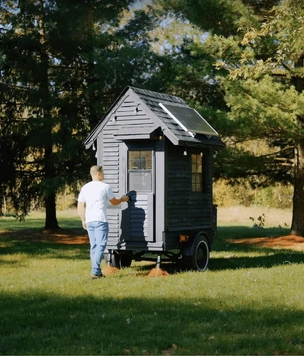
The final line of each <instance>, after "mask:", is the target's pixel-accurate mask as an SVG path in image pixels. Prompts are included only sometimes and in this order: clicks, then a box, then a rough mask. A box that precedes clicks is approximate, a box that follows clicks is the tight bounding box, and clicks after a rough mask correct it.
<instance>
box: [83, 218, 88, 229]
mask: <svg viewBox="0 0 304 356" xmlns="http://www.w3.org/2000/svg"><path fill="white" fill-rule="evenodd" d="M82 227H83V228H84V229H85V230H87V224H86V223H85V221H83V220H82Z"/></svg>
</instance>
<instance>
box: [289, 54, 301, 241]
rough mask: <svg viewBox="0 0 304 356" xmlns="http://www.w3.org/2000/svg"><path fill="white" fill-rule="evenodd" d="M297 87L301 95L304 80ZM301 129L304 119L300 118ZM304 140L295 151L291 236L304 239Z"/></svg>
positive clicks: (298, 143) (297, 81) (298, 64)
mask: <svg viewBox="0 0 304 356" xmlns="http://www.w3.org/2000/svg"><path fill="white" fill-rule="evenodd" d="M296 67H299V68H301V67H302V68H303V67H304V55H302V56H300V58H299V59H298V61H297V63H296ZM295 87H296V89H297V91H298V92H299V93H301V92H302V91H303V90H304V80H303V78H301V77H300V76H298V77H297V78H295ZM298 122H299V125H300V127H301V128H302V127H303V122H304V118H303V117H299V118H298ZM303 214H304V138H300V139H299V140H298V142H297V145H296V149H295V169H294V193H293V211H292V224H291V234H293V235H297V236H303V237H304V216H303Z"/></svg>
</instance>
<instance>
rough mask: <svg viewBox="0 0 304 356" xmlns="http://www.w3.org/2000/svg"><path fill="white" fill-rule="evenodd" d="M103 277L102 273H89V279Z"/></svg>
mask: <svg viewBox="0 0 304 356" xmlns="http://www.w3.org/2000/svg"><path fill="white" fill-rule="evenodd" d="M103 277H105V275H103V274H91V279H99V278H103Z"/></svg>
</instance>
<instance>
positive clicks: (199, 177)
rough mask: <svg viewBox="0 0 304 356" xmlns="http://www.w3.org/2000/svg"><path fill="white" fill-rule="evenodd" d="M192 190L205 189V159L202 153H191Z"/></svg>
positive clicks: (200, 190) (199, 190)
mask: <svg viewBox="0 0 304 356" xmlns="http://www.w3.org/2000/svg"><path fill="white" fill-rule="evenodd" d="M191 173H192V192H202V191H203V160H202V156H201V155H200V154H191Z"/></svg>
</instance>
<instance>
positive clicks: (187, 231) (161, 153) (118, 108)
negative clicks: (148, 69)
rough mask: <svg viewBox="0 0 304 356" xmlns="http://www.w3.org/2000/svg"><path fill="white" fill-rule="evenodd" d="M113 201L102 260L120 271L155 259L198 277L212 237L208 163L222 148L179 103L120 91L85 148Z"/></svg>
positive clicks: (206, 125)
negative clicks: (116, 201) (122, 198)
mask: <svg viewBox="0 0 304 356" xmlns="http://www.w3.org/2000/svg"><path fill="white" fill-rule="evenodd" d="M84 144H85V147H86V149H89V148H93V149H94V150H95V157H96V159H97V164H98V165H101V166H103V170H104V175H105V181H106V182H107V183H109V184H110V185H111V187H112V189H113V192H114V194H116V195H123V194H125V193H126V192H128V193H127V194H128V195H129V197H130V200H129V202H128V203H122V204H120V205H119V206H109V207H108V211H107V214H108V221H109V238H108V243H107V250H106V253H105V258H106V260H107V263H108V264H110V265H112V266H116V267H119V268H122V267H128V266H130V265H131V263H132V261H133V260H139V259H145V257H147V256H155V255H156V262H157V267H160V266H161V259H162V256H167V257H168V258H170V259H172V260H173V261H179V262H181V263H182V264H183V266H184V267H186V268H190V269H195V270H198V271H204V270H205V269H206V268H207V266H208V262H209V257H210V251H211V248H212V244H213V241H214V239H215V237H216V230H217V208H216V206H215V205H214V204H213V192H212V162H213V159H214V157H215V155H216V154H217V152H218V150H220V149H222V148H223V147H224V143H223V142H222V140H221V139H220V137H219V134H218V133H217V132H216V131H215V129H214V128H213V127H212V126H211V125H210V124H209V123H208V122H207V121H206V120H205V119H204V118H203V117H202V116H201V115H200V114H199V113H198V112H197V111H196V110H194V109H193V108H191V107H189V106H188V105H187V104H186V102H185V101H184V100H182V99H181V98H179V97H176V96H173V95H168V94H164V93H157V92H154V91H150V90H144V89H139V88H135V87H126V88H125V89H124V90H123V91H122V93H121V94H120V96H119V97H118V98H117V99H116V100H115V102H114V103H113V104H112V106H111V107H110V108H109V110H108V111H107V113H106V114H105V116H104V117H103V118H102V120H101V121H100V122H99V123H98V125H97V126H96V127H95V128H94V129H93V131H92V132H91V133H90V134H89V136H88V137H87V139H86V140H85V142H84Z"/></svg>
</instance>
